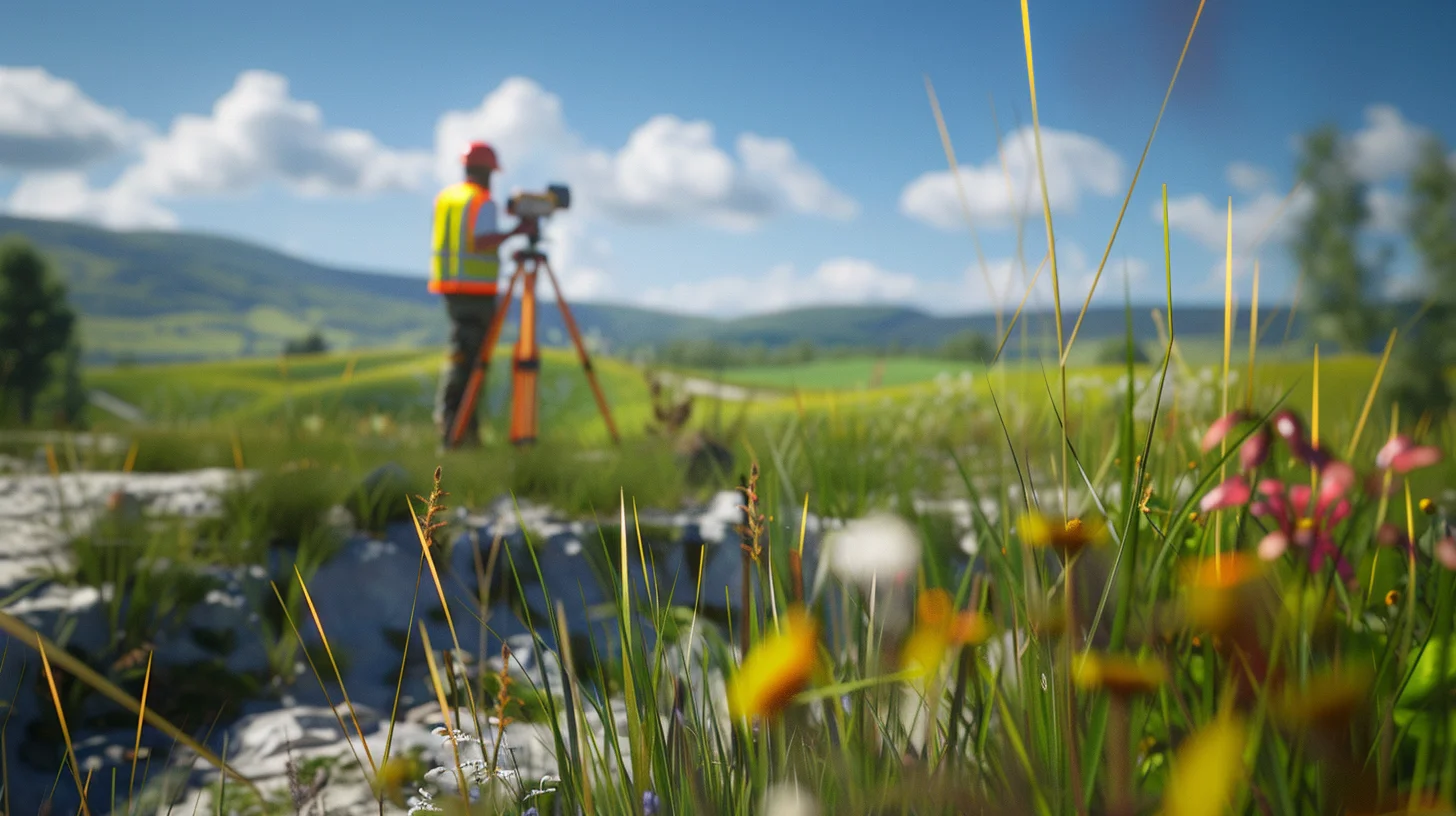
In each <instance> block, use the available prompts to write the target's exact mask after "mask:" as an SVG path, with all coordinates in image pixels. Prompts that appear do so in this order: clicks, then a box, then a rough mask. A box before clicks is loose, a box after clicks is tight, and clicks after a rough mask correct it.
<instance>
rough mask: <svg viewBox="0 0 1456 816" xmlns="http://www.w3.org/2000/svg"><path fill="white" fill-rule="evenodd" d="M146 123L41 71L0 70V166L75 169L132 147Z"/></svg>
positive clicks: (144, 131) (145, 132) (142, 136)
mask: <svg viewBox="0 0 1456 816" xmlns="http://www.w3.org/2000/svg"><path fill="white" fill-rule="evenodd" d="M149 133H150V129H149V128H148V127H147V125H146V124H144V123H142V122H138V121H135V120H133V119H131V118H130V117H128V116H127V115H126V114H125V113H124V112H122V111H119V110H116V109H114V108H107V107H103V106H102V105H100V104H98V103H97V102H96V101H95V100H93V99H91V98H90V97H89V96H87V95H86V94H84V93H82V91H81V89H80V88H78V87H77V86H76V84H75V83H73V82H71V81H69V80H66V79H61V78H59V77H56V76H53V75H51V74H50V73H49V72H47V71H46V70H45V69H43V68H23V67H8V66H0V167H6V168H10V169H14V170H20V171H53V170H71V169H80V168H83V167H86V166H88V165H92V164H95V163H97V162H100V161H104V160H106V159H110V158H113V157H115V156H117V155H120V154H122V153H124V152H125V151H127V150H130V149H132V148H133V147H135V146H136V145H137V144H139V143H140V142H141V140H143V139H145V138H146V137H147V136H148V135H149Z"/></svg>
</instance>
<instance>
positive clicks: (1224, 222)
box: [1151, 187, 1314, 255]
mask: <svg viewBox="0 0 1456 816" xmlns="http://www.w3.org/2000/svg"><path fill="white" fill-rule="evenodd" d="M1286 197H1287V196H1286V195H1285V194H1282V193H1276V192H1274V191H1272V190H1265V191H1264V192H1261V193H1259V194H1258V195H1257V196H1255V197H1254V198H1253V199H1252V200H1250V201H1246V202H1244V203H1243V204H1239V205H1236V206H1235V207H1234V208H1233V232H1234V235H1233V243H1234V254H1235V255H1239V254H1241V253H1243V252H1246V251H1248V250H1250V249H1252V248H1253V243H1254V242H1255V241H1257V240H1260V239H1261V238H1262V240H1263V242H1264V244H1265V245H1267V244H1269V243H1270V242H1272V241H1278V240H1281V239H1283V238H1286V237H1288V236H1289V234H1290V230H1292V229H1293V227H1294V225H1295V224H1296V223H1297V222H1298V220H1299V218H1300V217H1302V216H1303V214H1304V213H1305V212H1307V211H1308V208H1309V207H1310V205H1311V204H1313V201H1314V199H1313V196H1312V195H1311V194H1310V193H1309V192H1308V191H1307V190H1305V189H1304V188H1302V187H1301V188H1300V189H1299V191H1298V192H1297V193H1295V194H1294V197H1293V198H1292V199H1290V201H1289V203H1288V205H1285V203H1284V200H1285V198H1286ZM1281 208H1282V211H1281ZM1151 214H1152V218H1153V220H1154V221H1156V222H1158V223H1162V220H1163V208H1162V203H1161V202H1160V203H1158V204H1155V205H1153V207H1152V209H1151ZM1168 226H1169V227H1170V228H1171V229H1175V230H1177V231H1179V232H1182V233H1184V234H1185V235H1188V236H1190V237H1191V238H1193V239H1194V240H1196V241H1198V243H1200V244H1202V245H1203V246H1204V247H1206V248H1208V249H1210V250H1212V251H1215V252H1219V253H1222V252H1224V250H1225V248H1226V245H1227V230H1228V210H1227V204H1224V205H1223V206H1218V207H1215V206H1214V205H1213V203H1212V202H1210V201H1209V200H1208V197H1207V196H1205V195H1202V194H1195V195H1186V196H1180V197H1177V198H1173V199H1169V201H1168Z"/></svg>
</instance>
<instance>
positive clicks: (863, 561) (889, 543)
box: [829, 513, 920, 588]
mask: <svg viewBox="0 0 1456 816" xmlns="http://www.w3.org/2000/svg"><path fill="white" fill-rule="evenodd" d="M829 547H830V554H829V568H830V569H831V570H833V572H834V574H835V575H836V576H837V577H838V578H839V579H840V580H841V581H844V582H845V583H848V584H854V585H856V586H860V587H864V588H868V587H869V586H870V585H871V584H879V585H880V586H888V585H893V584H897V583H899V582H902V581H906V580H908V579H909V578H910V577H912V576H913V575H914V574H915V569H916V568H917V567H918V566H919V565H920V537H919V535H918V534H917V533H916V531H915V528H914V527H912V526H910V524H909V523H907V522H906V521H905V520H903V519H901V518H900V517H898V516H894V515H890V514H888V513H877V514H872V515H869V516H866V517H865V518H862V519H856V520H854V521H851V522H850V523H848V524H846V525H845V526H844V528H843V529H840V530H837V531H835V532H834V533H833V534H832V535H831V536H830V541H829Z"/></svg>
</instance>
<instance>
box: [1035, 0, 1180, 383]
mask: <svg viewBox="0 0 1456 816" xmlns="http://www.w3.org/2000/svg"><path fill="white" fill-rule="evenodd" d="M1205 2H1206V0H1198V11H1196V12H1194V14H1193V25H1191V26H1189V27H1188V38H1187V39H1185V40H1184V41H1183V51H1182V53H1180V54H1179V55H1178V65H1177V66H1175V67H1174V68H1173V78H1172V79H1170V80H1168V90H1167V91H1166V92H1164V94H1163V104H1162V106H1161V107H1159V108H1158V118H1157V119H1155V120H1153V130H1152V132H1151V133H1149V134H1148V141H1147V144H1145V145H1143V154H1142V156H1141V157H1140V158H1138V163H1137V169H1136V170H1134V171H1133V173H1132V183H1131V184H1129V185H1128V186H1127V196H1126V197H1124V198H1123V199H1122V209H1121V210H1119V211H1118V213H1117V221H1116V222H1115V223H1114V224H1113V225H1112V235H1111V237H1109V238H1108V239H1107V249H1105V250H1103V252H1102V260H1101V262H1099V263H1098V264H1097V272H1096V274H1094V275H1093V276H1092V286H1091V288H1089V289H1088V290H1087V300H1086V301H1084V302H1083V303H1082V311H1081V313H1080V314H1078V315H1077V322H1076V323H1075V324H1073V326H1072V336H1071V337H1070V338H1069V339H1068V340H1067V347H1066V349H1064V350H1062V351H1061V352H1060V353H1061V356H1062V360H1061V361H1062V365H1066V363H1067V355H1068V354H1071V353H1072V344H1073V343H1075V342H1077V331H1078V330H1080V329H1081V328H1082V318H1084V317H1086V316H1087V309H1088V307H1090V306H1091V305H1092V295H1093V294H1094V293H1096V291H1097V283H1098V282H1099V281H1101V280H1102V270H1103V269H1104V268H1106V266H1107V258H1108V257H1109V256H1111V255H1112V244H1113V243H1114V242H1115V241H1116V240H1117V232H1118V230H1119V229H1121V228H1122V219H1123V216H1125V215H1127V205H1128V204H1130V203H1132V191H1133V190H1135V189H1137V183H1138V176H1140V175H1142V172H1143V163H1144V162H1146V161H1147V160H1148V151H1149V150H1151V149H1152V147H1153V138H1154V137H1155V136H1157V135H1158V125H1160V124H1162V123H1163V114H1164V113H1165V112H1166V111H1167V110H1168V100H1169V99H1171V98H1172V97H1173V86H1174V85H1175V84H1176V83H1177V82H1178V72H1179V71H1182V70H1183V60H1184V58H1186V57H1187V56H1188V46H1190V45H1192V44H1193V32H1195V31H1197V30H1198V20H1199V19H1200V18H1201V17H1202V16H1203V4H1204V3H1205ZM1029 53H1030V51H1029V50H1028V54H1029ZM1032 104H1033V112H1034V111H1035V107H1034V105H1035V103H1034V102H1033V103H1032ZM1033 115H1034V114H1033Z"/></svg>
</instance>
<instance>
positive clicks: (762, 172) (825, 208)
mask: <svg viewBox="0 0 1456 816" xmlns="http://www.w3.org/2000/svg"><path fill="white" fill-rule="evenodd" d="M738 156H739V158H740V159H741V160H742V162H743V169H744V171H745V172H746V173H747V174H748V176H749V177H750V178H752V179H753V180H754V181H755V182H756V183H757V184H759V185H762V186H763V187H765V188H769V189H774V188H777V190H778V191H779V192H780V193H782V195H783V197H784V199H785V200H786V201H787V203H788V206H789V207H790V208H792V209H793V210H794V211H795V212H799V213H804V214H807V215H822V216H825V217H826V218H835V219H839V220H849V219H851V218H854V217H855V216H856V215H858V214H859V204H858V202H856V201H855V200H854V199H852V198H850V197H849V196H847V195H845V194H844V193H843V192H840V191H839V190H837V189H835V188H834V187H833V186H832V185H831V184H830V183H829V182H828V181H826V180H825V179H824V176H823V175H822V174H820V173H819V171H818V170H816V169H814V168H813V167H812V166H810V165H809V164H807V163H805V162H804V161H803V160H802V159H800V158H799V156H798V154H797V153H796V152H795V151H794V146H793V145H792V144H790V143H789V141H788V140H787V139H769V138H764V137H762V136H759V135H757V134H753V133H745V134H743V135H742V136H739V137H738Z"/></svg>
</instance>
